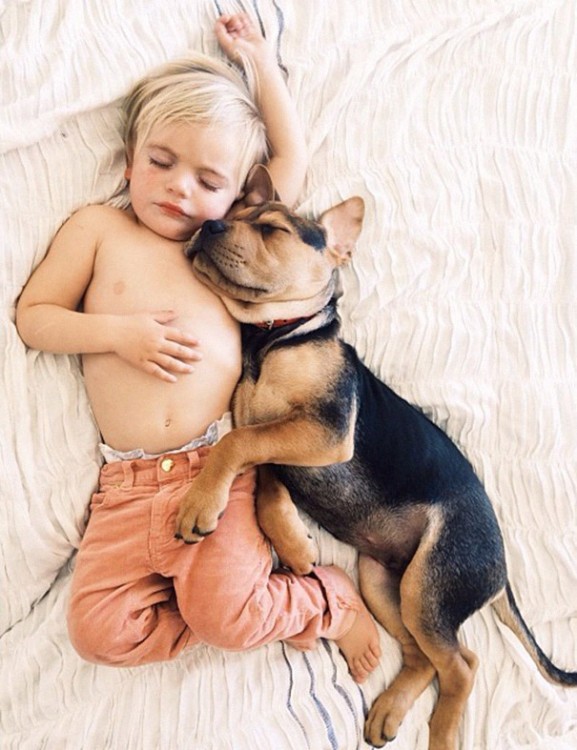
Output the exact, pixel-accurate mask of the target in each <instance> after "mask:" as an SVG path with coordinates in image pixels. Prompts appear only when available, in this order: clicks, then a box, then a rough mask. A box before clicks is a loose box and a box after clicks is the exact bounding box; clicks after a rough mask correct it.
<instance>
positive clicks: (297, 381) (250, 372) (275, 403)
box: [233, 345, 323, 426]
mask: <svg viewBox="0 0 577 750" xmlns="http://www.w3.org/2000/svg"><path fill="white" fill-rule="evenodd" d="M322 382H323V379H322V364H321V363H320V362H319V358H318V356H316V355H315V354H314V352H313V351H312V350H311V348H310V347H309V346H308V345H303V346H298V347H280V348H278V349H272V350H270V351H268V352H267V353H266V354H265V355H264V357H260V356H258V355H255V354H253V353H245V357H244V365H243V373H242V377H241V379H240V382H239V384H238V385H237V387H236V390H235V393H234V397H233V414H234V421H235V424H236V425H237V426H240V425H247V424H257V423H260V422H268V421H271V420H274V419H278V418H279V417H283V416H286V415H287V414H288V413H290V412H291V411H293V410H295V409H299V407H301V406H303V405H306V404H308V403H310V400H311V398H314V396H315V391H316V390H318V389H319V383H322Z"/></svg>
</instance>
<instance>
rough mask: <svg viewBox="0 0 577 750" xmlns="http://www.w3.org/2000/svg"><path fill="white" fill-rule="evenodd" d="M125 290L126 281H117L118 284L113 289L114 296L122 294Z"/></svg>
mask: <svg viewBox="0 0 577 750" xmlns="http://www.w3.org/2000/svg"><path fill="white" fill-rule="evenodd" d="M124 289H125V284H124V281H117V282H116V284H114V286H113V287H112V291H113V292H114V294H122V292H123V291H124Z"/></svg>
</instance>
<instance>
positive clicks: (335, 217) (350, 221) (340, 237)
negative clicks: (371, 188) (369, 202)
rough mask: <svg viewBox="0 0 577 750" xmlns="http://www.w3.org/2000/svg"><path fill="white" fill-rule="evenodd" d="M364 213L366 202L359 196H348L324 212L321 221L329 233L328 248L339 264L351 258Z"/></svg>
mask: <svg viewBox="0 0 577 750" xmlns="http://www.w3.org/2000/svg"><path fill="white" fill-rule="evenodd" d="M364 215H365V202H364V200H363V199H362V198H360V197H359V196H354V197H353V198H348V199H347V200H346V201H343V202H342V203H339V204H338V205H337V206H333V207H332V208H329V209H328V211H325V213H324V214H322V216H321V218H320V220H319V223H320V224H321V225H322V226H323V227H324V228H325V230H326V233H327V250H328V252H329V253H331V255H332V256H333V258H334V259H335V261H336V263H337V265H338V266H340V265H343V264H344V263H348V262H349V260H350V259H351V255H352V253H353V250H354V248H355V243H356V241H357V239H358V237H359V234H360V233H361V228H362V226H363V218H364Z"/></svg>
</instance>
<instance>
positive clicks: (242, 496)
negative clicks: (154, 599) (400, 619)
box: [162, 471, 380, 680]
mask: <svg viewBox="0 0 577 750" xmlns="http://www.w3.org/2000/svg"><path fill="white" fill-rule="evenodd" d="M254 477H255V472H252V471H251V472H247V473H246V474H244V475H243V476H240V477H237V479H236V481H235V483H234V485H233V488H232V491H231V495H230V499H229V503H228V506H227V509H226V512H225V514H224V516H223V517H222V519H221V520H220V522H219V525H218V528H217V529H216V531H215V532H214V533H213V534H211V535H210V536H209V537H207V538H205V539H204V540H203V541H202V542H200V543H199V544H198V545H196V547H197V548H198V556H197V557H196V560H195V564H194V567H191V566H186V565H183V564H182V562H178V560H177V559H176V558H175V567H174V568H173V574H174V579H175V580H174V586H175V589H176V592H177V597H178V606H179V609H180V611H181V613H182V616H183V618H184V619H185V620H186V622H187V623H188V625H189V626H190V628H191V630H192V632H193V633H194V634H195V636H196V637H197V638H198V639H199V640H201V641H203V642H205V643H210V644H211V645H214V646H218V647H220V648H225V649H231V650H243V649H247V648H253V647H255V646H258V645H261V644H264V643H269V642H271V641H273V640H288V641H289V642H290V643H292V644H293V645H295V646H297V647H298V648H311V647H312V646H314V645H315V643H316V641H317V639H318V638H322V637H324V638H330V639H332V640H336V641H337V643H338V645H339V647H340V648H341V650H342V651H343V654H344V655H345V658H346V659H347V662H348V664H349V667H350V668H351V672H352V673H353V676H354V677H355V678H356V679H358V680H362V679H364V677H366V675H367V674H368V672H370V671H371V670H372V669H374V667H375V666H376V664H377V661H378V656H379V655H380V649H379V642H378V635H377V631H376V628H375V625H374V623H373V621H372V619H371V617H370V615H369V613H368V611H367V609H366V607H365V606H364V604H363V602H362V600H361V598H360V596H359V594H358V593H357V591H356V589H355V587H354V586H353V583H352V581H351V580H350V579H349V578H348V576H347V575H346V574H345V573H344V572H343V571H342V570H340V569H338V568H334V567H320V566H319V567H317V568H316V569H315V571H314V573H313V574H312V575H310V576H296V575H294V574H292V573H289V572H282V571H275V572H271V568H272V556H271V552H270V545H269V543H268V541H267V540H266V539H265V537H264V535H263V533H262V531H261V530H260V527H259V526H258V523H257V520H256V512H255V502H254V489H255V485H254ZM184 491H185V490H184V489H183V490H181V491H179V493H177V495H176V496H173V497H171V498H168V497H167V499H166V503H167V507H166V513H163V514H162V515H163V518H165V519H166V522H167V526H166V528H165V530H164V533H165V534H166V535H167V536H168V535H172V534H173V533H174V521H175V516H176V513H177V511H178V504H179V498H180V497H182V496H183V494H184ZM176 544H177V545H180V546H181V547H182V546H185V545H184V543H183V542H180V541H177V542H176ZM165 550H166V553H167V555H168V556H169V557H170V554H171V552H170V545H169V546H167V547H166V548H165ZM166 564H167V565H168V566H169V567H170V566H171V562H169V561H168V559H167V561H166Z"/></svg>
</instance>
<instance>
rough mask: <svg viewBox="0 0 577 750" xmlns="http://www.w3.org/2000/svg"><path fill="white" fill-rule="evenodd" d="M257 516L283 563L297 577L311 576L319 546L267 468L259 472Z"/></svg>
mask: <svg viewBox="0 0 577 750" xmlns="http://www.w3.org/2000/svg"><path fill="white" fill-rule="evenodd" d="M256 513H257V518H258V523H259V526H260V527H261V529H262V530H263V531H264V533H265V534H266V536H267V537H268V538H269V539H270V541H271V542H272V546H273V547H274V548H275V551H276V553H277V555H278V558H279V560H280V561H281V563H282V564H283V565H285V566H286V567H287V568H290V570H292V572H293V573H296V574H297V575H307V573H310V572H311V571H312V569H313V566H314V565H315V562H316V558H317V548H316V544H315V543H314V541H313V539H312V537H311V535H310V534H309V532H308V529H307V527H306V526H305V524H304V522H303V521H302V519H301V517H300V516H299V513H298V510H297V508H296V505H295V504H294V503H293V501H292V498H291V496H290V493H289V491H288V490H287V488H286V487H285V486H284V484H283V483H282V482H281V481H280V480H279V479H277V477H276V476H275V475H274V473H273V471H272V469H271V468H270V466H267V465H264V466H260V467H259V470H258V490H257V495H256Z"/></svg>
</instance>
